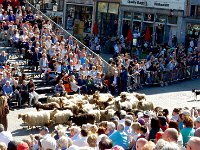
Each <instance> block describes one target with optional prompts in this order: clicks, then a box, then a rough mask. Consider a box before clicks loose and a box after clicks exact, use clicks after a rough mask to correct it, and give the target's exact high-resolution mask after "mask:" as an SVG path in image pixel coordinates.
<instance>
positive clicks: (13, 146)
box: [7, 141, 17, 150]
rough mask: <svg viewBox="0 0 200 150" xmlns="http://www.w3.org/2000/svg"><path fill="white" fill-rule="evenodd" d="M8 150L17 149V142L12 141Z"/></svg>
mask: <svg viewBox="0 0 200 150" xmlns="http://www.w3.org/2000/svg"><path fill="white" fill-rule="evenodd" d="M7 150H17V143H16V142H15V141H10V142H9V143H8V148H7Z"/></svg>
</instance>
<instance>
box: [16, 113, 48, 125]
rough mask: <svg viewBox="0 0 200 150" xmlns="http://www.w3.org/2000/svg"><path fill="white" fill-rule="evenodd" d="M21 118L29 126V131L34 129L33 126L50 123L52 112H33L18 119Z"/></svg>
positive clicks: (20, 115) (19, 116)
mask: <svg viewBox="0 0 200 150" xmlns="http://www.w3.org/2000/svg"><path fill="white" fill-rule="evenodd" d="M20 118H22V120H23V122H24V123H27V124H28V129H29V128H33V126H44V125H48V124H49V122H50V111H38V112H35V111H31V112H27V113H26V114H19V115H18V119H20Z"/></svg>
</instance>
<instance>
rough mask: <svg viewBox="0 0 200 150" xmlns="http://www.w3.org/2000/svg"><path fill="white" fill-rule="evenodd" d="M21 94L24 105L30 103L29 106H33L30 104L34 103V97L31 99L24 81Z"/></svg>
mask: <svg viewBox="0 0 200 150" xmlns="http://www.w3.org/2000/svg"><path fill="white" fill-rule="evenodd" d="M20 94H21V97H22V100H23V103H28V105H29V106H31V104H30V102H31V101H32V97H30V95H29V92H28V86H27V83H26V80H23V81H22V84H21V87H20Z"/></svg>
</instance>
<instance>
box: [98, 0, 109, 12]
mask: <svg viewBox="0 0 200 150" xmlns="http://www.w3.org/2000/svg"><path fill="white" fill-rule="evenodd" d="M107 10H108V3H105V2H99V3H98V11H99V12H102V13H107Z"/></svg>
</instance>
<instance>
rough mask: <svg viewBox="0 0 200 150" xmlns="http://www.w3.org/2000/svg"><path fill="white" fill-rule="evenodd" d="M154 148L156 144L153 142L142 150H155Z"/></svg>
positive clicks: (148, 143)
mask: <svg viewBox="0 0 200 150" xmlns="http://www.w3.org/2000/svg"><path fill="white" fill-rule="evenodd" d="M154 148H155V144H154V143H153V142H152V141H149V142H147V143H146V144H145V145H144V146H143V148H142V150H154Z"/></svg>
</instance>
